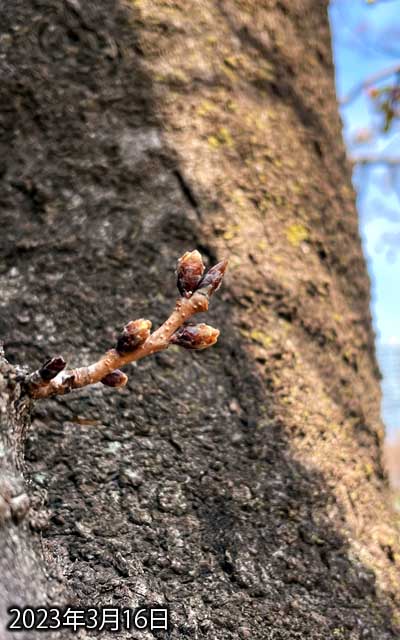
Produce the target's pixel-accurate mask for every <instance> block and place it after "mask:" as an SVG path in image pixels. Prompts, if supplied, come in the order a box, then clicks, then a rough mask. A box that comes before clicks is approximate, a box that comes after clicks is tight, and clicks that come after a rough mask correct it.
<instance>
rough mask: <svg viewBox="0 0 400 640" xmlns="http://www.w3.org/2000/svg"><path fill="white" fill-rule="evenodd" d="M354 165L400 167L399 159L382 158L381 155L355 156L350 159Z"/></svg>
mask: <svg viewBox="0 0 400 640" xmlns="http://www.w3.org/2000/svg"><path fill="white" fill-rule="evenodd" d="M349 160H350V162H351V163H353V164H359V165H362V166H365V165H373V164H375V165H384V166H389V167H398V166H400V158H399V157H392V158H391V157H390V156H380V155H368V156H367V155H366V156H353V157H350V158H349Z"/></svg>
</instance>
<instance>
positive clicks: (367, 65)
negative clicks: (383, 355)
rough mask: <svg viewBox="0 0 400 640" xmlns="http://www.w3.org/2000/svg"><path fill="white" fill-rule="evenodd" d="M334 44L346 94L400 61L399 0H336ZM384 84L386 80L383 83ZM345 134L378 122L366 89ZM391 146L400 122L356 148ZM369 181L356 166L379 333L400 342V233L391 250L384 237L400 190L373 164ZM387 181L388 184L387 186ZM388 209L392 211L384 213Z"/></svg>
mask: <svg viewBox="0 0 400 640" xmlns="http://www.w3.org/2000/svg"><path fill="white" fill-rule="evenodd" d="M330 19H331V27H332V40H333V50H334V57H335V66H336V85H337V92H338V96H344V95H346V94H347V93H348V91H349V90H350V89H351V88H352V87H354V86H355V85H358V84H359V83H360V81H362V80H363V79H364V78H366V77H368V76H370V75H371V74H373V73H375V72H377V71H379V70H380V69H382V68H386V67H390V66H392V65H393V64H395V63H396V62H400V44H399V46H398V57H396V55H395V53H396V52H393V53H392V52H390V53H389V52H386V51H382V50H381V49H382V48H384V47H385V46H386V45H387V46H388V48H392V47H393V48H394V47H395V45H396V37H397V41H398V42H399V43H400V0H392V1H391V2H389V1H387V0H386V1H384V2H381V3H379V0H378V1H377V2H376V3H374V4H368V3H367V2H365V0H332V2H331V8H330ZM383 84H384V83H383ZM341 115H342V119H343V124H344V135H345V138H346V140H347V142H348V145H349V147H352V139H353V138H354V135H355V133H356V132H357V131H360V130H361V129H366V128H369V127H370V126H371V123H376V122H377V117H378V116H377V115H376V114H375V113H374V111H373V109H372V107H371V101H370V99H369V98H368V97H367V96H366V95H365V93H363V94H362V95H360V97H359V98H358V99H356V100H354V101H353V102H351V104H350V105H348V106H346V107H342V109H341ZM371 148H372V149H373V150H379V151H382V150H386V151H385V154H386V155H390V154H393V155H396V148H397V155H399V154H400V128H397V131H396V132H394V133H393V134H391V135H390V136H379V137H378V138H377V140H376V141H375V142H374V144H373V145H371V146H370V145H360V146H358V148H357V149H352V151H353V154H354V155H356V153H360V154H362V153H363V152H365V151H370V150H371ZM369 176H370V177H369V179H368V181H367V179H366V176H365V175H364V174H363V172H360V171H356V172H355V175H354V184H355V186H356V188H357V189H358V190H359V193H360V195H359V199H358V208H359V216H360V231H361V235H362V238H363V244H364V251H365V255H366V258H367V261H368V267H369V272H370V276H371V281H372V293H373V302H372V312H373V317H374V325H375V331H376V334H377V339H378V340H379V341H380V342H382V343H384V344H392V343H394V344H400V295H399V286H398V283H400V235H399V242H398V245H399V252H398V254H397V255H396V254H395V253H393V252H391V255H389V257H388V251H387V249H388V247H387V245H385V243H384V242H382V236H383V234H385V233H391V234H400V194H399V195H396V193H395V192H394V190H393V189H392V188H391V186H390V176H389V175H388V173H387V172H386V171H385V170H383V169H382V168H379V167H376V168H373V169H370V170H369ZM385 181H386V183H388V184H386V188H385ZM386 210H388V211H389V213H390V217H391V218H392V219H393V218H394V219H395V218H396V217H397V221H395V220H388V219H387V218H386V217H384V214H385V212H386Z"/></svg>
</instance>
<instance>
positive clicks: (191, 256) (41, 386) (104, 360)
mask: <svg viewBox="0 0 400 640" xmlns="http://www.w3.org/2000/svg"><path fill="white" fill-rule="evenodd" d="M226 266H227V260H222V261H221V262H219V263H218V264H216V265H215V266H214V267H212V268H211V269H209V270H208V271H207V272H206V273H205V274H204V264H203V260H202V258H201V255H200V253H199V252H198V251H191V252H186V253H185V254H184V255H183V256H182V257H181V258H180V259H179V260H178V266H177V276H178V282H177V285H178V289H179V292H180V294H181V297H180V298H178V299H177V301H176V304H175V308H174V310H173V311H172V313H171V315H170V316H169V318H168V319H167V320H166V321H165V322H164V324H162V325H161V327H159V329H157V330H156V331H154V332H153V333H151V332H150V329H151V322H150V320H143V319H140V320H135V321H132V322H129V323H128V324H127V325H126V326H125V327H124V330H123V332H122V333H121V335H120V336H119V337H118V340H117V344H116V346H115V348H114V349H110V350H109V351H107V352H106V353H105V354H104V355H103V356H102V357H101V358H100V359H99V360H98V361H97V362H95V363H94V364H91V365H89V366H87V367H79V368H76V369H70V370H65V366H66V363H65V361H64V359H63V358H62V357H61V356H57V357H55V358H52V359H51V360H49V361H48V362H46V363H45V364H44V365H43V366H42V367H40V369H38V370H37V371H34V372H33V373H31V374H29V375H28V376H26V378H25V381H24V384H25V389H26V391H27V393H28V395H30V396H31V397H32V398H48V397H50V396H56V395H64V394H66V393H69V392H70V391H72V390H73V389H80V388H82V387H86V386H88V385H91V384H95V383H96V382H102V383H103V384H104V385H106V386H109V387H123V386H125V385H126V383H127V381H128V377H127V376H126V375H125V374H124V373H123V372H122V371H121V370H120V368H121V367H123V366H125V365H127V364H129V363H130V362H134V361H136V360H140V359H141V358H144V357H146V356H150V355H152V354H154V353H156V352H158V351H162V350H163V349H167V348H168V346H169V345H170V344H176V345H179V346H181V347H183V348H185V349H196V350H200V349H206V348H207V347H210V346H212V345H213V344H215V343H216V341H217V339H218V336H219V331H218V329H214V327H211V326H209V325H206V324H204V323H201V324H197V325H190V324H187V321H188V320H189V318H191V316H193V315H194V314H196V313H200V312H204V311H207V310H208V305H209V300H210V297H211V296H212V294H213V293H214V292H215V291H216V290H217V289H218V288H219V286H220V284H221V281H222V278H223V276H224V273H225V270H226Z"/></svg>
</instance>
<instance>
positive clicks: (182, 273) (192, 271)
mask: <svg viewBox="0 0 400 640" xmlns="http://www.w3.org/2000/svg"><path fill="white" fill-rule="evenodd" d="M176 273H177V277H178V280H177V286H178V290H179V293H180V294H181V296H185V298H190V296H191V295H192V293H193V292H194V291H196V289H197V285H198V284H199V282H200V280H201V277H202V275H203V273H204V264H203V259H202V257H201V255H200V253H199V252H198V251H186V253H184V254H183V256H182V257H181V258H179V260H178V265H177V268H176Z"/></svg>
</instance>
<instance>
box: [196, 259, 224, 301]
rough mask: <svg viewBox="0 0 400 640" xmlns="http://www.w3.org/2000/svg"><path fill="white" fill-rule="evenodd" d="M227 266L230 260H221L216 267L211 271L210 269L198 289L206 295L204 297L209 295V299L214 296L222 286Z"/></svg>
mask: <svg viewBox="0 0 400 640" xmlns="http://www.w3.org/2000/svg"><path fill="white" fill-rule="evenodd" d="M227 265H228V260H226V258H225V259H224V260H221V262H218V264H216V265H215V266H214V267H211V269H209V270H208V271H207V273H206V274H205V275H204V276H203V278H202V280H201V282H200V284H199V285H198V287H197V291H200V292H201V293H204V295H207V296H208V297H210V296H212V294H213V293H214V292H215V291H217V289H219V287H220V286H221V282H222V278H223V277H224V273H225V271H226V267H227Z"/></svg>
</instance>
